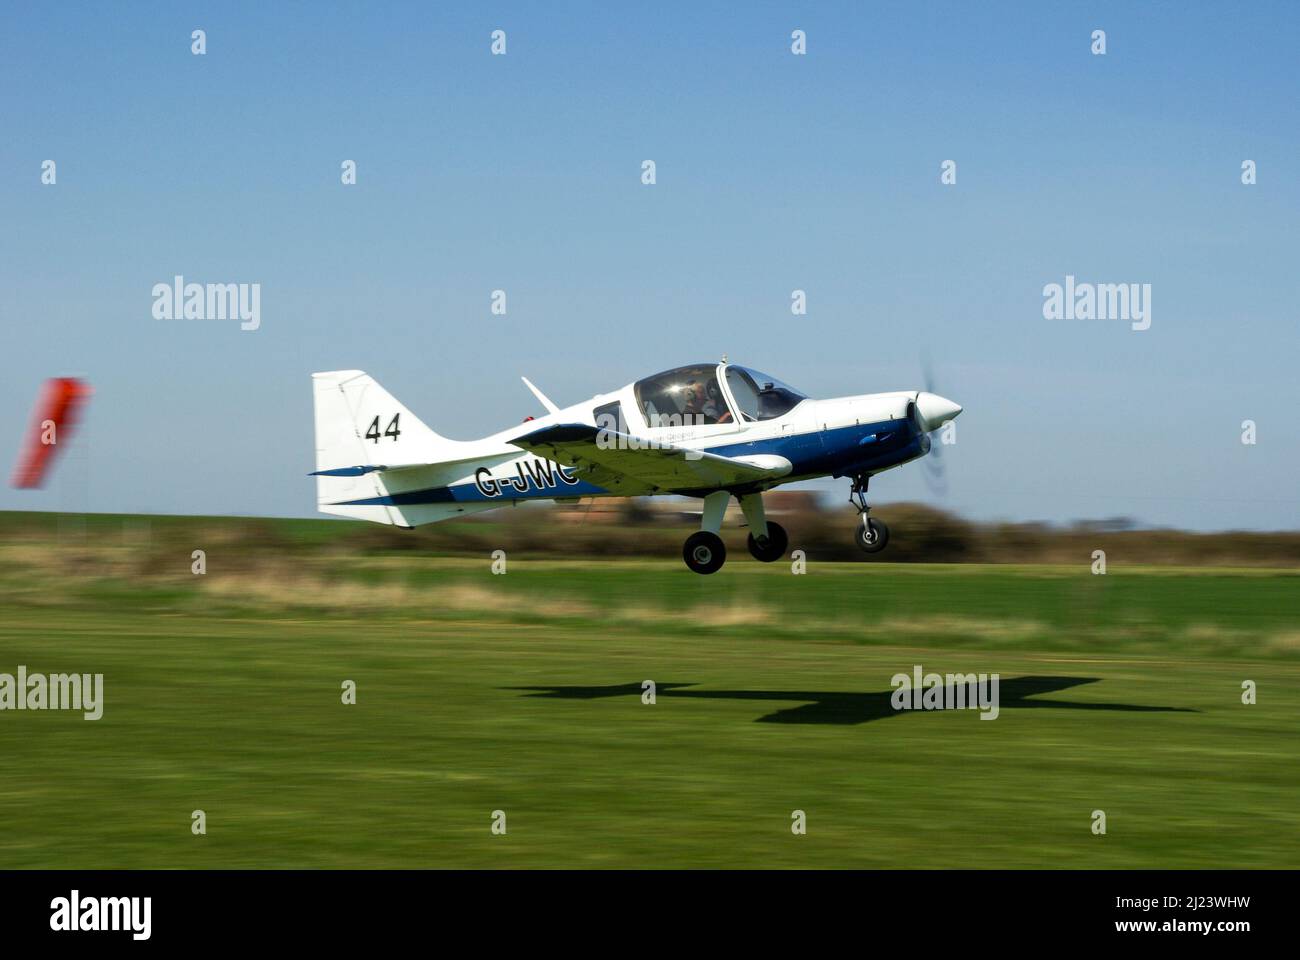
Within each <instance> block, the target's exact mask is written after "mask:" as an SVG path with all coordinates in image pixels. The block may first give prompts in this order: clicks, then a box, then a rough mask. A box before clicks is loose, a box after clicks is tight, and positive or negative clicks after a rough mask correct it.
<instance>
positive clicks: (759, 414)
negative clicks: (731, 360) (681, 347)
mask: <svg viewBox="0 0 1300 960" xmlns="http://www.w3.org/2000/svg"><path fill="white" fill-rule="evenodd" d="M719 370H721V371H723V373H722V376H723V377H725V379H726V381H727V389H728V390H729V391H730V393H731V398H732V400H733V401H734V406H733V404H731V403H729V402H728V399H727V397H726V394H725V392H724V391H723V390H722V388H721V384H720V382H719V379H718V377H719ZM633 388H634V391H635V393H636V402H637V404H638V406H640V408H641V412H642V413H643V414H644V415H645V418H646V423H647V424H649V425H650V426H652V427H668V426H683V425H706V426H707V425H711V424H735V423H737V422H739V423H753V422H755V421H759V420H774V419H776V418H777V417H780V416H782V415H784V414H786V413H788V412H789V411H791V410H793V409H794V408H795V407H796V406H798V405H799V404H800V403H801V402H803V401H804V400H806V399H808V397H807V395H806V394H805V393H803V392H802V391H800V390H796V389H795V388H794V387H791V386H790V385H789V384H786V383H783V382H781V381H780V380H778V379H776V378H775V377H773V376H769V375H768V374H766V373H762V372H760V371H758V370H752V369H750V368H749V367H742V366H738V365H736V364H721V365H719V364H715V363H696V364H690V365H688V366H684V367H676V368H674V369H672V370H665V371H664V372H663V373H656V374H655V375H654V376H651V377H646V378H645V379H644V380H638V381H637V382H636V383H635V384H634V387H633Z"/></svg>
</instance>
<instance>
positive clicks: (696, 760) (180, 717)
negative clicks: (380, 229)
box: [0, 541, 1300, 868]
mask: <svg viewBox="0 0 1300 960" xmlns="http://www.w3.org/2000/svg"><path fill="white" fill-rule="evenodd" d="M114 549H116V548H114ZM736 549H741V550H743V547H740V544H739V542H738V541H737V542H735V543H734V544H733V551H734V550H736ZM113 552H114V551H113V550H111V549H109V548H108V547H102V548H100V549H99V550H98V551H91V553H92V556H91V557H90V559H83V561H81V562H82V566H81V567H78V566H76V565H75V564H76V562H78V561H76V560H75V558H73V559H69V558H67V557H63V558H61V559H59V558H55V559H53V560H52V559H50V558H49V557H44V556H43V555H41V556H37V557H35V558H33V557H31V556H27V555H26V554H23V555H20V554H18V553H12V554H11V553H9V552H6V551H5V550H3V549H0V599H2V600H4V601H5V607H6V609H5V616H4V618H3V621H2V622H0V671H5V672H11V673H12V672H13V671H14V670H15V669H16V668H17V665H18V664H19V663H23V664H26V665H27V667H28V668H29V670H32V671H35V670H42V671H48V672H59V671H64V670H76V671H88V672H102V673H103V674H104V675H105V688H106V695H105V709H104V717H103V719H102V720H99V721H97V722H87V721H85V720H83V719H82V718H81V716H80V714H71V713H52V712H44V713H40V712H22V713H15V712H8V711H6V712H4V713H0V755H3V756H4V758H5V760H6V775H5V777H4V778H3V779H2V780H0V823H3V824H4V827H5V829H4V830H3V831H2V832H0V868H13V867H259V866H274V867H515V866H523V867H582V866H615V867H679V866H744V867H796V866H818V867H949V866H951V867H1097V868H1101V867H1295V866H1297V865H1300V807H1297V804H1296V802H1295V799H1296V796H1297V788H1298V787H1300V760H1298V759H1297V756H1296V750H1295V743H1296V720H1295V718H1296V716H1297V708H1298V707H1300V635H1298V633H1297V631H1298V630H1300V627H1297V622H1298V621H1300V617H1298V616H1297V614H1298V613H1300V602H1298V600H1297V597H1298V596H1300V590H1298V589H1297V587H1300V577H1297V576H1296V575H1295V574H1294V573H1286V572H1281V571H1277V572H1270V571H1254V570H1253V571H1214V570H1210V571H1205V570H1197V571H1177V570H1149V569H1143V568H1124V567H1122V566H1114V565H1113V566H1112V567H1111V570H1110V573H1109V574H1108V575H1107V576H1105V577H1093V576H1091V575H1090V574H1089V572H1088V567H1087V565H1086V564H1083V565H1080V566H1079V567H1077V568H1074V567H1072V568H1059V567H1031V568H1016V567H1005V566H997V567H987V566H973V565H972V566H960V567H952V566H948V567H941V566H923V565H906V566H904V565H893V564H842V565H841V564H816V563H813V564H811V565H810V567H809V572H808V574H807V575H805V576H792V575H791V574H790V568H789V566H788V564H777V565H773V566H771V567H760V566H759V565H757V564H754V563H753V562H751V561H749V559H748V558H747V557H745V558H742V557H740V556H736V557H733V562H732V563H731V564H729V565H728V567H727V568H726V569H725V570H724V571H723V572H722V573H720V574H718V575H716V576H714V577H711V578H700V577H694V576H692V575H690V574H689V573H687V572H686V571H685V570H684V569H682V568H681V566H680V564H679V563H677V562H643V563H637V562H629V561H618V562H614V561H602V562H600V563H571V562H554V561H547V562H533V563H529V562H522V561H517V560H513V559H512V560H511V561H510V567H509V573H508V574H507V575H506V576H493V575H492V574H491V573H490V571H489V565H488V561H487V560H486V559H484V560H482V561H467V560H448V559H440V560H430V559H427V558H421V557H418V556H409V557H400V558H398V557H383V556H379V557H370V558H361V557H351V558H340V557H337V556H331V555H329V554H328V552H327V551H326V552H321V553H320V554H319V555H318V556H316V557H315V558H314V559H313V558H312V557H310V556H309V557H308V558H306V559H302V560H300V561H295V562H294V563H292V564H290V563H281V564H279V565H278V566H276V565H260V566H253V567H249V568H246V567H243V566H241V565H240V564H239V563H237V562H236V558H234V557H228V556H226V555H225V554H224V553H223V550H222V548H221V547H220V546H214V547H213V548H212V549H211V550H210V551H209V556H208V564H209V572H208V574H207V575H206V576H204V577H193V576H190V575H189V574H188V563H189V561H188V551H186V552H185V553H184V554H182V555H181V557H180V560H179V561H178V564H177V567H178V569H179V570H180V571H182V572H181V573H179V574H177V573H175V572H169V571H170V568H169V571H165V572H163V573H160V574H150V575H142V574H129V575H128V574H123V573H122V572H121V569H120V568H119V567H115V566H114V562H115V561H113V556H112V555H113ZM70 565H71V566H70ZM69 571H72V572H69ZM918 663H919V664H922V665H923V666H924V667H925V668H926V669H927V670H934V671H938V672H944V673H947V672H966V671H974V672H982V673H993V672H996V673H998V674H1000V676H1001V678H1002V682H1003V687H1004V692H1003V707H1002V712H1001V716H1000V717H999V718H998V719H997V720H995V721H991V722H990V721H981V720H980V719H979V718H978V714H977V713H975V712H973V711H966V712H947V713H915V714H912V713H905V714H894V713H893V711H891V710H888V709H887V707H886V708H883V709H882V704H886V705H887V696H886V695H887V694H888V692H889V691H890V684H889V681H890V677H891V676H892V675H893V674H895V673H897V672H910V671H911V668H912V665H913V664H918ZM1020 677H1050V678H1062V679H1057V680H1050V681H1044V682H1043V683H1041V684H1040V692H1037V693H1030V694H1027V695H1024V696H1017V695H1016V684H1015V683H1014V682H1013V681H1014V678H1020ZM346 679H350V680H354V681H356V683H357V687H358V703H357V705H356V706H344V705H342V704H341V703H340V684H341V683H342V681H343V680H346ZM646 679H653V680H654V681H656V682H657V683H658V684H659V696H658V702H657V703H656V704H655V705H653V706H647V705H643V704H642V703H641V699H640V691H639V685H640V682H641V681H643V680H646ZM1248 679H1249V680H1254V681H1256V683H1257V684H1258V686H1259V702H1258V703H1257V704H1256V705H1253V706H1246V705H1243V704H1242V703H1241V701H1240V695H1241V683H1242V681H1243V680H1248ZM1083 681H1086V682H1083ZM673 684H683V685H686V686H680V687H673V686H671V685H673ZM528 688H535V689H528ZM566 688H567V689H566ZM599 688H612V689H606V690H604V691H602V690H601V689H599ZM547 691H550V692H551V693H550V695H547ZM620 691H622V692H620ZM1022 692H1023V691H1022ZM602 694H604V695H602ZM1043 701H1046V703H1045V704H1043V705H1041V706H1037V707H1035V706H1034V703H1035V702H1039V703H1041V702H1043ZM195 809H202V810H204V811H205V812H206V814H207V823H208V833H207V835H206V836H193V835H192V834H191V832H190V814H191V811H193V810H195ZM497 809H503V810H505V811H506V815H507V822H508V833H507V834H506V835H505V836H493V835H492V833H491V832H490V829H489V827H490V824H491V814H492V811H493V810H497ZM795 809H801V810H803V811H805V812H806V815H807V819H808V834H807V836H802V837H797V836H793V835H792V834H791V831H790V815H791V811H793V810H795ZM1095 809H1102V810H1104V811H1105V812H1106V815H1107V819H1108V824H1107V826H1108V833H1107V835H1106V836H1094V835H1093V834H1092V832H1091V830H1090V826H1091V814H1092V811H1093V810H1095Z"/></svg>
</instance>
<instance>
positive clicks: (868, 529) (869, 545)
mask: <svg viewBox="0 0 1300 960" xmlns="http://www.w3.org/2000/svg"><path fill="white" fill-rule="evenodd" d="M856 537H857V541H858V546H859V547H861V548H862V551H863V553H879V552H880V551H881V550H884V549H885V546H886V544H888V543H889V527H887V526H885V524H884V523H883V522H881V521H880V520H877V519H876V518H875V517H869V518H868V519H867V525H866V526H865V527H864V526H863V525H862V524H860V523H859V524H858V529H857V533H856Z"/></svg>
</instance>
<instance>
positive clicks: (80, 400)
mask: <svg viewBox="0 0 1300 960" xmlns="http://www.w3.org/2000/svg"><path fill="white" fill-rule="evenodd" d="M90 394H91V389H90V384H88V383H86V382H85V381H84V380H78V379H77V378H76V377H55V378H54V379H52V380H46V381H45V384H44V385H43V386H42V387H41V392H40V395H39V396H38V397H37V400H36V410H35V411H34V416H33V417H32V426H31V430H30V431H28V434H27V437H26V438H25V440H24V442H23V448H22V450H21V451H20V454H19V458H18V466H17V467H16V468H15V470H14V477H13V485H14V486H15V487H20V488H32V487H39V486H40V485H41V484H42V483H43V482H44V481H45V477H46V475H47V474H48V473H49V470H50V464H51V463H52V462H53V459H54V454H55V452H56V451H57V450H58V449H59V448H60V447H62V446H64V445H66V444H67V442H68V441H69V440H70V439H71V438H72V432H73V429H74V428H75V427H76V425H77V418H78V417H79V416H80V414H81V409H82V407H84V406H85V403H86V400H87V399H89V397H90Z"/></svg>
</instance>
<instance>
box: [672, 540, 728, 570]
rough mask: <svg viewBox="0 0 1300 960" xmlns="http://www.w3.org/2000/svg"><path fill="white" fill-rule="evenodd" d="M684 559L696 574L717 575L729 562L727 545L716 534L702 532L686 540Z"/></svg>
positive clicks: (683, 552)
mask: <svg viewBox="0 0 1300 960" xmlns="http://www.w3.org/2000/svg"><path fill="white" fill-rule="evenodd" d="M682 559H683V560H685V561H686V565H687V566H688V567H690V568H691V569H692V570H694V571H695V572H696V573H716V572H717V571H718V570H719V569H721V568H722V565H723V563H725V562H726V560H727V545H726V544H725V543H723V542H722V538H721V537H720V536H718V535H717V534H716V533H709V531H707V530H701V531H700V532H699V533H692V534H691V535H690V536H689V537H687V538H686V544H685V546H683V547H682Z"/></svg>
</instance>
